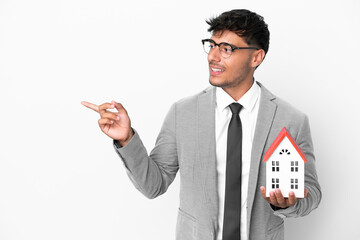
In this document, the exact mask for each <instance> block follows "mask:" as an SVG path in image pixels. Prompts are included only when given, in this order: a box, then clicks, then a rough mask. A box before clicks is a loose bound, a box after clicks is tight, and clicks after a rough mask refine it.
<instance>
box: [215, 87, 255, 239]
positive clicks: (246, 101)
mask: <svg viewBox="0 0 360 240" xmlns="http://www.w3.org/2000/svg"><path fill="white" fill-rule="evenodd" d="M260 92H261V88H260V87H259V85H258V84H256V82H255V81H254V83H253V85H252V86H251V88H250V89H249V90H248V91H247V92H246V93H245V94H244V95H243V96H242V97H241V98H240V99H239V101H237V102H238V103H240V104H241V105H242V106H243V107H242V109H241V111H240V119H241V125H242V176H241V201H242V203H241V223H240V225H241V228H240V229H241V240H248V238H247V224H248V223H247V192H248V191H247V190H248V183H249V172H250V161H251V149H252V143H253V138H254V132H255V125H256V119H257V116H258V110H259V103H260ZM233 102H236V101H235V100H234V99H233V98H232V97H231V96H230V95H228V94H227V93H226V92H225V91H224V90H223V89H222V88H216V109H215V112H216V113H215V115H216V116H215V128H216V129H215V131H216V132H215V133H216V163H217V167H216V168H217V169H216V170H217V176H218V177H217V180H218V181H217V182H218V194H219V219H218V220H219V231H218V235H217V240H221V239H222V229H223V219H224V200H225V179H226V178H225V173H226V151H227V135H228V126H229V123H230V119H231V116H232V113H231V110H230V108H229V105H230V104H231V103H233Z"/></svg>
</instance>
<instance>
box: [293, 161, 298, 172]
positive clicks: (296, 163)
mask: <svg viewBox="0 0 360 240" xmlns="http://www.w3.org/2000/svg"><path fill="white" fill-rule="evenodd" d="M291 171H292V172H298V171H299V162H298V161H291Z"/></svg>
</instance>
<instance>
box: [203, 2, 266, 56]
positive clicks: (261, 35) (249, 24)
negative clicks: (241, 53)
mask: <svg viewBox="0 0 360 240" xmlns="http://www.w3.org/2000/svg"><path fill="white" fill-rule="evenodd" d="M206 23H207V24H209V25H210V27H209V29H208V31H209V32H212V33H213V34H215V33H220V34H221V33H223V32H224V31H225V30H229V31H231V32H234V33H236V34H237V35H238V36H239V37H241V38H243V39H244V40H245V42H246V43H247V44H248V45H251V46H256V47H259V48H261V49H263V50H264V51H265V54H266V53H267V51H268V50H269V38H270V32H269V30H268V25H267V24H266V23H265V22H264V18H263V17H262V16H260V15H258V14H256V13H254V12H251V11H249V10H246V9H235V10H231V11H228V12H224V13H222V14H221V15H220V16H218V17H216V18H210V19H209V20H206Z"/></svg>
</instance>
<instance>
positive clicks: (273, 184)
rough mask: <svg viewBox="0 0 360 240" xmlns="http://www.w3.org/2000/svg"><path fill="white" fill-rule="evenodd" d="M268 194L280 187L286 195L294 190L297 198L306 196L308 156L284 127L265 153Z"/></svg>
mask: <svg viewBox="0 0 360 240" xmlns="http://www.w3.org/2000/svg"><path fill="white" fill-rule="evenodd" d="M263 162H265V163H266V196H267V197H269V196H270V195H269V193H270V191H273V190H275V189H277V188H279V189H280V190H281V192H282V194H283V196H284V197H288V196H289V192H290V191H293V192H294V193H295V196H296V197H297V198H303V197H304V172H305V169H304V168H305V163H306V158H305V154H304V153H303V151H302V150H301V149H300V147H299V145H298V144H297V143H296V141H295V140H294V138H293V137H292V136H291V135H290V133H289V131H288V130H287V129H286V128H285V127H284V128H283V129H282V130H281V132H280V134H279V135H278V136H277V138H276V139H275V141H274V142H273V144H272V145H271V146H270V148H269V150H268V151H267V152H266V153H265V155H264V159H263Z"/></svg>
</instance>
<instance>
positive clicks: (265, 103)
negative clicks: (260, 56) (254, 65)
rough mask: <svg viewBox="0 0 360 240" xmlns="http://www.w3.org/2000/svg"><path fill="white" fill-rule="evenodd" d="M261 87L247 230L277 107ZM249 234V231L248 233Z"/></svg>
mask: <svg viewBox="0 0 360 240" xmlns="http://www.w3.org/2000/svg"><path fill="white" fill-rule="evenodd" d="M258 84H259V85H260V87H261V97H260V105H259V113H258V118H257V122H256V128H255V134H254V140H253V146H252V152H251V164H250V174H249V187H248V199H247V202H248V212H247V219H248V223H249V224H248V230H249V227H250V216H251V212H252V207H253V203H254V198H255V194H256V191H259V189H257V181H258V174H259V165H260V162H261V156H262V154H263V152H264V147H265V143H266V140H267V137H268V135H269V132H270V129H271V126H272V123H273V120H274V116H275V112H276V108H277V105H276V104H275V103H274V102H273V101H272V100H274V99H275V96H274V95H272V94H271V93H270V92H269V91H268V90H267V89H266V88H265V87H263V86H262V85H261V84H260V83H258ZM248 232H249V231H248Z"/></svg>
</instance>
